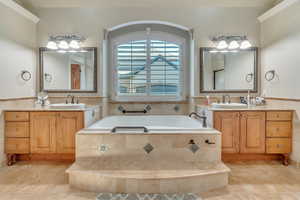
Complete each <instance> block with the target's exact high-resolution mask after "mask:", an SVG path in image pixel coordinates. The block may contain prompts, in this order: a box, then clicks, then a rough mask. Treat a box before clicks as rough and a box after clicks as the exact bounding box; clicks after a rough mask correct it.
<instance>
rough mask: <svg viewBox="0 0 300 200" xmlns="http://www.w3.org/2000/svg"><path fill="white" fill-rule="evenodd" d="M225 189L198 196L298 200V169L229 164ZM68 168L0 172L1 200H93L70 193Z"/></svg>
mask: <svg viewBox="0 0 300 200" xmlns="http://www.w3.org/2000/svg"><path fill="white" fill-rule="evenodd" d="M228 166H229V167H230V168H231V170H232V173H231V177H230V185H229V186H228V187H227V188H224V189H219V190H216V191H212V192H206V193H203V194H200V195H201V196H202V197H203V198H204V199H209V200H216V199H222V200H223V199H224V200H227V199H228V200H235V199H245V200H252V199H253V200H257V199H261V200H270V199H272V200H273V199H274V200H277V199H280V200H290V199H292V200H294V199H295V200H296V199H297V200H300V168H296V167H294V166H289V167H285V166H282V165H281V164H280V163H277V162H272V163H265V162H255V163H235V164H228ZM66 168H68V164H61V163H60V164H59V163H19V164H17V165H14V166H12V167H4V168H1V169H0V200H21V199H22V200H23V199H24V200H29V199H30V200H50V199H51V200H87V199H92V200H95V197H96V194H95V193H90V192H83V191H78V190H75V189H70V188H69V186H68V179H67V175H66V174H65V173H64V172H65V169H66Z"/></svg>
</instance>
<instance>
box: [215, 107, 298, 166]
mask: <svg viewBox="0 0 300 200" xmlns="http://www.w3.org/2000/svg"><path fill="white" fill-rule="evenodd" d="M211 112H212V123H213V127H214V128H216V129H217V130H219V131H220V132H222V159H223V160H224V161H238V160H272V159H279V158H282V160H283V163H284V164H285V165H288V163H289V154H290V153H291V151H292V130H293V111H292V110H276V109H270V108H260V107H254V108H246V109H223V110H222V109H211Z"/></svg>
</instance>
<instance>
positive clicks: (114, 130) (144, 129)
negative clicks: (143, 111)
mask: <svg viewBox="0 0 300 200" xmlns="http://www.w3.org/2000/svg"><path fill="white" fill-rule="evenodd" d="M117 129H143V131H144V133H148V132H149V130H148V129H147V128H146V127H144V126H116V127H114V128H113V129H111V132H112V133H115V132H117Z"/></svg>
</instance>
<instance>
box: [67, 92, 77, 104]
mask: <svg viewBox="0 0 300 200" xmlns="http://www.w3.org/2000/svg"><path fill="white" fill-rule="evenodd" d="M69 97H71V104H74V103H75V96H73V95H70V94H69V95H68V96H67V99H66V104H68V103H69V101H68V99H69Z"/></svg>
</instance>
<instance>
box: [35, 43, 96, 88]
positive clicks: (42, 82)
mask: <svg viewBox="0 0 300 200" xmlns="http://www.w3.org/2000/svg"><path fill="white" fill-rule="evenodd" d="M82 49H83V50H87V51H91V50H93V51H94V88H93V90H72V89H70V90H51V89H50V90H47V89H45V88H44V60H43V55H44V52H46V51H55V50H51V49H48V48H46V47H40V48H39V66H40V67H39V70H40V73H39V74H40V77H39V78H40V92H48V93H97V91H98V85H97V83H98V80H97V77H98V75H97V71H98V60H97V55H98V54H97V47H83V48H82Z"/></svg>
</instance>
